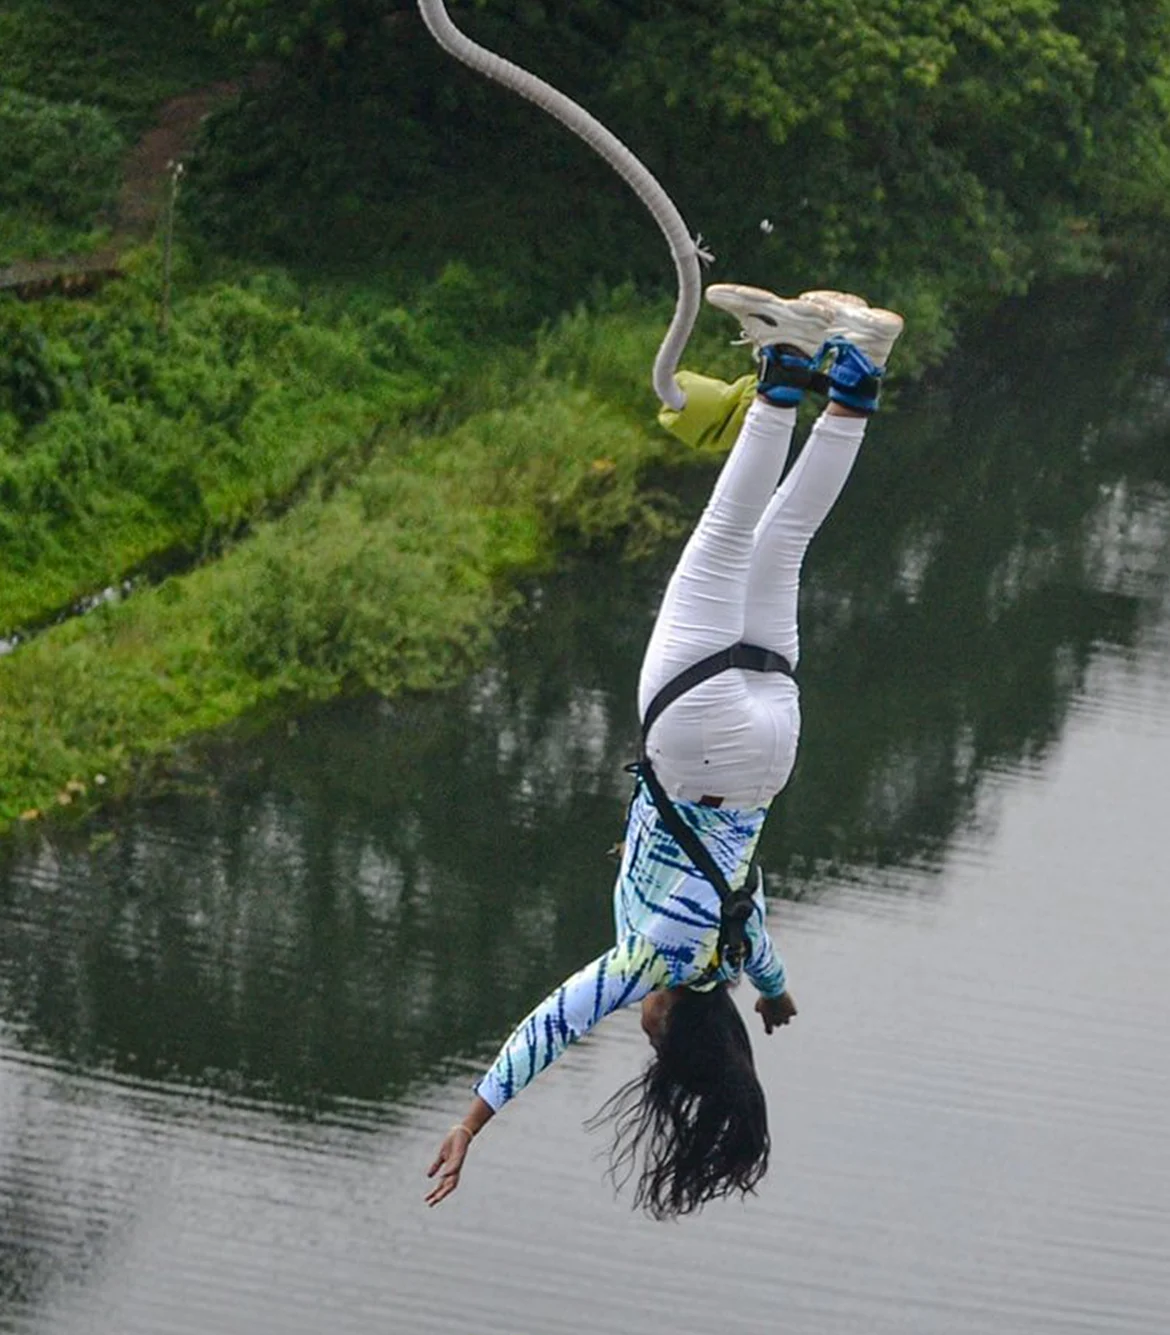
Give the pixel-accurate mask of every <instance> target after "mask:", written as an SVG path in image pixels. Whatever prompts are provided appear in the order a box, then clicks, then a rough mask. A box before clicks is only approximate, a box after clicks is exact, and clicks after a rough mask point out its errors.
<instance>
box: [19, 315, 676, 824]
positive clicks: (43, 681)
mask: <svg viewBox="0 0 1170 1335" xmlns="http://www.w3.org/2000/svg"><path fill="white" fill-rule="evenodd" d="M658 328H659V322H651V321H649V320H647V319H646V317H645V316H644V315H641V314H633V313H631V312H629V311H623V310H621V309H617V310H613V311H611V312H610V313H608V314H606V315H604V316H602V317H598V316H590V317H588V318H586V317H583V316H578V317H575V318H570V319H568V320H566V321H565V322H563V323H562V325H561V326H560V327H559V328H558V329H557V330H555V331H553V332H551V333H549V334H547V335H546V336H545V337H544V338H543V339H542V340H541V342H540V345H539V348H538V352H537V355H536V357H535V358H530V359H526V360H525V361H524V362H523V363H519V362H517V364H516V367H515V368H513V369H514V370H515V371H516V373H515V374H508V373H507V368H506V367H505V366H503V365H501V364H497V365H496V366H495V367H494V368H493V371H494V374H493V375H491V376H487V375H485V376H483V378H482V380H481V381H480V382H479V383H478V386H477V391H478V392H477V397H479V398H480V400H481V407H480V410H479V411H477V412H474V413H472V414H471V415H470V416H467V417H466V418H465V419H464V420H463V421H461V422H460V423H459V424H458V425H456V426H453V427H452V428H451V429H449V430H445V431H442V432H439V433H436V434H428V435H421V434H418V433H411V432H407V431H404V430H395V431H387V432H385V433H384V434H383V436H382V437H381V438H380V440H379V443H378V445H377V446H376V447H375V449H374V451H373V454H372V457H370V458H369V460H368V461H367V462H366V464H365V466H364V467H363V468H362V469H361V470H359V471H357V472H356V473H355V475H354V477H353V479H352V480H350V481H346V482H342V483H340V484H337V485H321V486H315V487H313V488H312V489H311V492H310V494H309V495H308V496H307V497H306V498H305V499H304V500H303V501H302V503H301V504H300V505H298V506H297V507H296V508H295V509H293V510H292V511H290V512H289V513H288V514H287V515H285V516H283V517H282V518H281V519H279V520H276V521H273V522H270V523H266V524H262V525H261V526H259V528H258V529H257V531H256V532H255V533H254V534H253V535H252V536H251V537H250V538H249V539H248V540H247V541H245V542H242V543H240V544H239V545H238V546H237V547H235V548H234V549H233V550H232V551H230V552H229V553H228V554H227V555H226V556H225V557H224V558H223V559H221V560H219V561H216V562H214V563H210V564H208V565H206V566H204V567H202V568H200V569H197V570H195V571H193V572H192V573H191V574H189V575H186V576H184V577H181V578H171V579H168V580H166V581H165V582H163V583H162V584H161V585H160V586H158V587H156V588H154V589H151V590H149V591H144V592H142V593H140V594H138V595H136V596H135V597H133V598H131V599H129V600H127V601H126V602H123V603H116V604H107V605H105V606H102V607H100V608H99V609H98V610H96V611H95V612H93V613H91V614H90V615H89V616H87V617H84V618H78V619H74V620H72V621H70V622H67V623H65V624H63V625H61V626H58V627H56V628H55V629H53V630H52V631H50V632H47V633H45V634H44V635H41V636H39V637H37V638H35V639H34V640H32V641H31V642H30V643H29V644H27V645H25V646H23V647H22V648H20V649H19V650H18V651H17V652H16V653H14V654H11V655H9V656H8V657H6V658H2V659H0V821H10V820H12V819H14V818H15V817H17V816H18V815H20V814H21V812H22V811H24V810H26V809H28V808H30V807H36V808H45V807H48V806H52V805H53V804H54V803H56V802H58V801H62V802H69V803H72V800H73V797H74V795H76V794H80V792H81V790H82V789H83V788H92V785H93V783H94V780H95V776H96V775H98V774H101V775H102V777H103V781H104V780H113V781H114V782H115V785H120V784H122V783H124V782H125V781H126V780H127V779H128V777H129V776H130V775H131V773H132V772H133V767H134V762H135V761H141V760H142V759H143V758H149V757H150V756H152V755H160V754H161V755H165V754H167V753H168V752H169V751H170V750H171V749H172V748H173V746H174V745H175V744H176V743H177V742H178V741H181V740H182V739H183V738H184V737H188V736H190V735H192V734H193V733H196V732H200V731H205V730H207V729H209V728H213V727H218V726H222V725H224V724H227V723H230V722H233V721H234V720H236V719H239V718H241V717H243V716H252V717H267V716H268V714H269V712H270V710H271V708H273V707H279V706H281V705H284V704H287V702H288V701H290V700H303V699H305V698H312V697H323V696H327V695H330V694H333V693H335V692H336V691H338V690H344V689H357V688H367V689H369V688H372V689H375V690H379V691H384V692H387V693H390V692H393V691H396V690H400V689H404V688H405V689H422V688H426V687H434V686H438V685H442V684H443V683H445V682H450V681H452V680H453V679H454V678H455V677H456V676H457V675H458V674H459V673H461V672H464V671H466V670H467V668H468V667H469V666H470V665H472V664H474V663H476V662H478V661H480V659H481V658H482V654H483V652H484V650H485V648H486V647H487V644H488V642H489V639H490V636H491V633H492V631H493V630H494V628H495V627H496V626H497V625H498V624H499V620H500V617H501V616H502V615H504V614H505V613H506V611H507V608H508V606H509V602H510V599H509V595H508V577H510V576H514V575H515V574H516V573H517V572H519V571H530V570H533V569H535V568H538V567H539V566H541V565H544V564H547V562H548V561H549V560H550V559H551V558H552V556H553V554H554V552H555V550H556V546H557V542H558V539H561V540H563V537H564V535H565V534H566V533H571V534H572V535H573V538H574V540H575V541H577V542H592V541H604V540H606V539H608V538H611V537H612V536H613V535H614V534H615V533H618V532H620V531H621V530H622V529H623V528H625V527H627V526H629V525H631V524H632V523H635V521H636V527H637V530H638V532H639V534H641V535H642V536H643V537H646V536H647V535H648V534H650V533H651V532H652V531H654V530H655V529H661V527H662V525H663V523H665V522H668V513H667V511H666V510H664V509H663V508H662V507H658V508H654V507H652V506H651V504H650V502H649V500H648V498H647V496H646V495H645V494H644V492H643V491H642V490H641V489H640V488H639V485H638V481H639V476H640V473H641V472H642V470H643V469H644V468H645V466H646V465H647V463H649V462H652V461H655V460H662V459H666V458H671V459H673V458H677V457H678V454H679V451H678V447H676V446H675V445H673V444H672V443H671V441H670V438H668V437H667V436H665V435H664V434H663V433H661V432H657V431H651V430H646V429H644V428H642V427H640V426H637V425H635V424H634V422H633V420H632V418H633V415H634V412H635V411H636V408H635V405H634V404H633V403H632V402H631V401H630V400H631V399H632V398H636V399H639V400H642V399H644V398H645V396H646V391H645V390H644V389H641V388H639V389H637V390H633V392H632V394H631V392H630V390H631V388H632V386H633V383H634V381H635V380H636V379H640V378H641V377H642V374H643V372H644V367H645V363H646V360H647V357H648V356H649V355H651V353H652V351H653V347H654V343H655V340H656V337H657V333H658ZM521 365H523V371H522V372H521V371H519V367H520V366H521ZM570 367H572V368H574V372H573V374H572V375H570V374H569V373H568V368H570ZM587 382H590V383H596V384H600V385H603V386H605V387H607V389H608V390H609V391H610V392H615V393H616V392H617V391H618V387H619V386H622V387H625V389H626V403H625V406H624V407H623V406H622V405H620V404H619V403H615V402H614V401H613V400H612V399H607V398H604V397H602V396H601V395H600V394H599V393H598V392H597V391H596V390H595V389H592V388H589V387H587ZM493 386H494V388H493ZM641 406H642V405H641V403H638V405H637V408H641ZM257 711H259V713H258V712H257Z"/></svg>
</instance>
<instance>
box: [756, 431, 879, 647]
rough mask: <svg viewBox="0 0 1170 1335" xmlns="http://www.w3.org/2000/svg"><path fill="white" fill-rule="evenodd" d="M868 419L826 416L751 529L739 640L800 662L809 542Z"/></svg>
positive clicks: (843, 479) (842, 479)
mask: <svg viewBox="0 0 1170 1335" xmlns="http://www.w3.org/2000/svg"><path fill="white" fill-rule="evenodd" d="M867 421H868V418H866V417H863V416H852V415H849V416H846V415H843V414H838V413H833V412H832V411H827V412H825V413H823V414H822V415H821V417H820V418H819V419H818V420H817V423H816V425H815V426H814V427H813V429H812V432H811V433H810V435H809V438H808V442H807V443H806V445H805V447H804V450H803V451H802V453H801V455H800V458H799V459H797V461H796V463H795V464H794V465H793V467H792V471H791V472H790V473H789V474H788V476H787V477H786V478H785V479H784V482H783V485H782V486H781V487H780V490H779V491H777V492H776V494H775V495H774V496H773V497H772V500H771V502H770V503H769V505H768V507H767V509H766V510H765V511H764V514H763V516H762V518H761V519H760V522H759V524H758V525H757V528H756V535H755V537H756V541H755V547H754V549H753V552H752V561H751V569H750V571H749V573H748V582H747V590H746V595H745V606H744V625H743V638H744V639H745V640H746V641H747V642H748V643H749V644H760V645H763V646H764V648H766V649H774V650H775V651H776V652H777V653H780V654H783V655H784V657H785V658H787V659H788V661H789V663H791V664H792V666H793V667H795V666H796V663H797V660H798V658H799V657H800V639H799V635H798V631H797V608H798V602H799V592H800V570H801V565H802V564H803V562H804V556H805V553H806V552H807V551H808V547H809V543H810V542H811V541H812V539H813V536H814V535H815V534H816V531H817V529H819V528H820V526H821V524H822V523H823V522H824V520H825V517H826V516H827V515H828V513H829V511H830V510H831V509H832V508H833V505H834V504H835V502H836V500H837V497H838V496H840V494H841V491H842V489H843V488H844V486H845V483H846V481H847V480H848V478H849V474H850V472H851V470H852V468H853V464H854V461H855V460H856V458H857V454H858V451H859V450H860V448H861V441H862V437H863V436H864V434H865V428H866V423H867Z"/></svg>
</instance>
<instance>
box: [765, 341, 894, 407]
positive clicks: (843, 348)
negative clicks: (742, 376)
mask: <svg viewBox="0 0 1170 1335" xmlns="http://www.w3.org/2000/svg"><path fill="white" fill-rule="evenodd" d="M829 353H832V361H831V362H830V363H829V366H828V369H827V370H823V371H822V370H819V369H818V368H819V367H820V365H821V363H822V362H823V361H824V360H825V357H826V356H827V355H828V354H829ZM760 363H761V365H760V393H761V394H762V395H763V396H764V398H766V399H767V400H768V402H769V403H774V404H776V405H777V407H781V408H793V407H795V406H796V405H797V404H798V403H799V402H800V401H801V399H802V398H803V397H804V392H805V390H806V389H811V390H812V392H813V393H814V394H827V395H828V397H829V401H830V402H831V403H840V404H842V405H843V406H844V407H846V408H852V409H854V411H855V412H861V413H873V412H876V411H877V406H878V399H879V397H880V394H881V386H882V376H883V375H885V368H884V367H881V366H876V365H875V364H874V363H873V361H871V360H870V358H869V357H867V356H866V354H865V353H864V352H862V351H861V349H860V348H859V347H857V346H856V344H853V343H849V342H847V341H846V340H845V339H841V338H833V339H830V340H829V341H828V342H827V343H825V344H823V345H822V346H821V347H820V348H819V349H818V350H817V352H816V355H815V356H812V357H806V356H805V354H804V353H803V352H801V350H800V349H799V348H797V347H793V346H792V344H790V343H774V344H770V345H769V346H767V347H764V348H761V349H760Z"/></svg>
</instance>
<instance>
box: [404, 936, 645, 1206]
mask: <svg viewBox="0 0 1170 1335" xmlns="http://www.w3.org/2000/svg"><path fill="white" fill-rule="evenodd" d="M669 985H670V969H669V964H668V961H667V960H666V958H665V957H664V956H663V955H661V954H659V952H658V951H657V950H656V949H655V948H654V946H653V945H651V944H650V943H649V942H648V941H646V940H644V939H643V938H642V937H640V936H637V935H634V934H632V933H631V934H630V935H629V936H627V937H626V938H625V940H624V941H622V942H621V943H620V944H619V945H616V946H614V947H613V949H612V950H607V951H606V952H605V954H604V955H599V956H598V957H597V959H595V960H594V961H593V962H592V963H591V964H587V965H586V966H585V967H584V968H583V969H579V970H578V971H577V972H576V973H575V974H573V976H572V977H571V978H568V979H566V980H565V982H563V983H562V984H561V985H560V987H558V988H557V989H556V991H555V992H551V993H550V994H549V995H548V996H547V997H545V999H544V1000H543V1001H542V1002H541V1003H540V1005H539V1006H537V1007H536V1009H535V1010H533V1011H532V1012H531V1013H530V1014H529V1015H528V1016H526V1017H525V1018H524V1019H523V1020H522V1021H521V1022H520V1023H519V1024H518V1025H517V1026H516V1028H515V1029H514V1030H513V1031H512V1033H511V1035H510V1036H509V1038H508V1040H507V1041H506V1042H505V1044H504V1046H503V1047H502V1048H501V1049H500V1052H499V1055H498V1056H497V1057H496V1059H495V1061H494V1062H493V1063H492V1065H491V1067H490V1068H489V1069H488V1071H487V1073H486V1074H485V1075H484V1076H483V1078H482V1079H481V1080H480V1081H479V1083H478V1084H477V1085H476V1092H475V1097H474V1099H473V1100H472V1102H471V1106H470V1108H469V1109H468V1111H467V1113H466V1115H465V1116H464V1118H463V1121H462V1122H457V1123H456V1124H455V1125H454V1126H453V1127H452V1128H451V1130H450V1131H448V1132H447V1134H446V1136H444V1138H443V1143H442V1144H441V1145H440V1146H439V1152H438V1154H437V1156H436V1157H435V1161H434V1163H432V1164H431V1166H430V1168H429V1170H428V1173H427V1175H428V1177H435V1176H436V1174H437V1175H438V1179H439V1180H438V1182H436V1184H435V1185H434V1187H432V1188H431V1190H430V1191H429V1192H428V1193H427V1197H426V1201H427V1204H428V1205H437V1204H438V1203H439V1202H440V1201H441V1200H443V1199H444V1198H445V1197H447V1196H449V1195H450V1194H451V1193H452V1192H453V1191H454V1190H455V1188H456V1187H457V1186H458V1185H459V1174H460V1172H461V1171H462V1168H463V1161H464V1159H465V1158H466V1157H467V1149H468V1146H469V1145H470V1144H471V1141H472V1140H473V1138H474V1137H475V1136H476V1135H477V1134H478V1133H479V1131H480V1130H481V1128H482V1127H483V1126H484V1125H486V1123H487V1122H488V1121H489V1120H490V1119H491V1118H492V1117H493V1116H494V1115H495V1114H496V1113H497V1112H498V1111H499V1110H500V1109H501V1108H502V1107H503V1106H504V1104H505V1103H507V1102H508V1100H509V1099H512V1098H514V1097H515V1096H516V1095H517V1094H518V1093H519V1092H520V1091H521V1090H522V1089H524V1088H525V1086H526V1085H529V1084H530V1083H531V1082H532V1081H533V1080H534V1079H535V1078H536V1077H537V1076H538V1075H539V1074H540V1073H541V1071H543V1070H545V1068H546V1067H548V1066H551V1065H552V1063H553V1062H554V1061H556V1059H557V1058H558V1057H559V1056H560V1055H561V1053H562V1052H564V1050H565V1049H566V1048H567V1047H568V1046H569V1044H570V1043H575V1042H576V1041H577V1040H578V1039H579V1038H581V1037H582V1036H583V1035H584V1034H587V1033H588V1032H589V1030H590V1029H592V1028H593V1026H594V1025H595V1024H596V1023H597V1022H598V1021H599V1020H601V1019H603V1018H604V1017H605V1016H606V1015H609V1014H610V1013H611V1012H613V1011H615V1010H619V1009H620V1008H621V1007H623V1006H630V1005H632V1004H633V1003H634V1002H637V1001H641V1000H642V999H643V998H644V997H646V996H649V994H650V993H651V992H652V991H654V989H655V988H656V987H668V986H669Z"/></svg>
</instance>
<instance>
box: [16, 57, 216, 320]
mask: <svg viewBox="0 0 1170 1335" xmlns="http://www.w3.org/2000/svg"><path fill="white" fill-rule="evenodd" d="M240 88H241V85H240V84H239V83H236V82H227V81H225V82H221V83H213V84H209V85H208V86H207V87H206V88H200V89H197V90H196V91H195V92H191V93H183V94H182V95H181V96H179V97H173V98H171V100H170V101H169V102H166V103H164V104H163V106H162V107H161V108H160V110H159V113H158V119H157V120H156V121H155V123H154V125H152V126H151V128H150V129H149V130H147V131H146V133H145V134H144V135H143V136H142V138H141V139H139V141H138V142H137V143H136V144H135V145H134V147H133V148H131V149H130V151H129V152H128V153H127V154H126V158H125V161H124V163H123V172H122V188H121V190H120V191H119V193H118V204H117V209H116V212H115V215H114V234H113V236H112V237H111V238H110V240H109V243H108V244H107V245H105V246H103V247H102V249H101V250H99V251H94V252H93V253H92V254H90V255H77V256H65V257H64V258H62V259H56V260H25V261H22V262H20V263H17V264H13V265H9V266H8V268H3V269H0V292H12V293H14V294H15V295H16V296H18V297H22V298H24V299H25V300H34V299H36V298H38V297H43V296H48V295H49V294H50V293H65V294H66V295H80V294H83V293H85V292H88V291H91V290H92V289H93V288H95V287H97V286H99V285H100V284H101V283H103V282H104V281H105V280H106V279H107V278H111V277H115V276H116V275H117V273H118V257H119V256H120V255H121V253H122V251H123V250H125V249H126V247H127V246H130V245H134V244H137V243H139V242H141V241H143V240H145V239H146V238H147V237H149V236H150V235H151V234H152V233H153V231H154V229H155V227H156V226H157V225H158V220H159V216H160V214H161V212H162V209H163V207H164V205H165V203H166V197H167V180H168V176H169V169H170V164H171V163H172V162H181V161H182V160H183V158H184V157H186V156H187V154H188V153H190V151H191V149H192V148H193V147H194V144H195V140H196V137H197V136H198V134H199V127H200V125H201V124H202V123H203V121H204V119H205V118H206V117H207V116H208V115H209V114H210V113H211V112H212V111H214V110H215V109H216V108H217V107H218V106H221V105H222V104H223V103H224V102H226V101H227V100H228V99H229V98H232V97H235V96H236V95H237V94H238V93H239V91H240Z"/></svg>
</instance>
